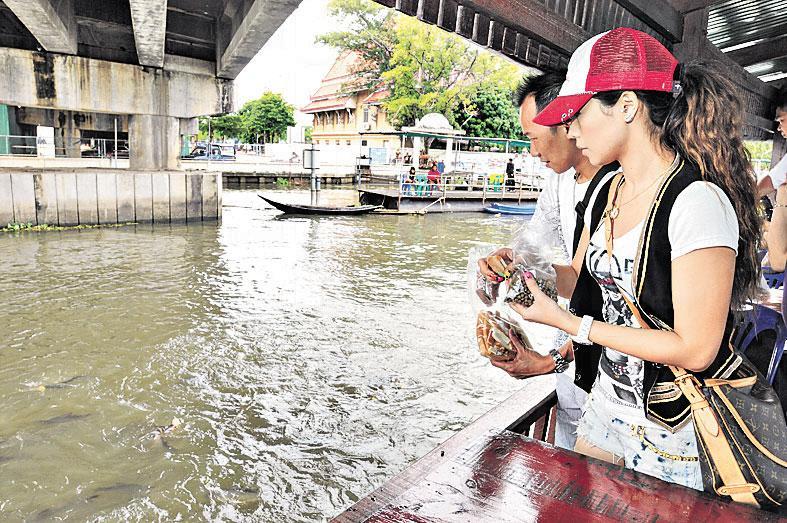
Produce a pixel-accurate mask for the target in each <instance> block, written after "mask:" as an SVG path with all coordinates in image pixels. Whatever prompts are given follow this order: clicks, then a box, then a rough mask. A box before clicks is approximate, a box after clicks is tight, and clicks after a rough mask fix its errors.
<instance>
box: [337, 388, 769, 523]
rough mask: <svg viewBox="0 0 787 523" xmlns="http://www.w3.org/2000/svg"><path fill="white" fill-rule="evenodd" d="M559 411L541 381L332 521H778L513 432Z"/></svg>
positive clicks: (767, 514) (650, 522)
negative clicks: (534, 417)
mask: <svg viewBox="0 0 787 523" xmlns="http://www.w3.org/2000/svg"><path fill="white" fill-rule="evenodd" d="M553 403H554V393H550V394H548V395H546V396H545V394H544V382H537V381H534V382H531V380H526V381H525V387H524V388H523V389H522V390H521V391H519V392H517V393H516V394H514V395H513V396H511V398H509V399H508V400H506V401H505V402H503V403H501V404H500V405H498V406H497V407H495V408H494V409H492V411H490V412H489V413H488V414H486V415H484V416H483V417H482V418H480V419H479V420H477V421H476V422H475V423H473V424H471V425H470V426H468V427H467V428H466V429H465V430H463V431H460V432H459V433H457V434H456V435H454V436H453V437H451V438H449V439H448V440H447V441H446V442H445V443H443V444H442V445H440V446H439V447H438V448H436V449H434V450H433V451H432V452H430V453H429V454H427V455H426V456H424V457H423V458H421V459H420V460H418V461H417V462H416V463H415V464H413V465H412V466H410V467H408V468H407V469H405V470H404V471H402V472H401V473H399V474H397V475H396V476H394V477H393V478H392V479H391V480H390V481H388V482H387V483H386V484H384V485H383V486H381V487H380V488H378V489H376V490H375V491H374V492H372V493H371V494H369V495H368V496H366V497H365V498H363V499H361V500H360V501H359V502H358V503H356V504H355V505H353V506H352V507H350V508H349V509H348V510H346V511H345V512H344V513H342V514H340V515H339V516H337V517H336V518H334V519H333V521H334V522H336V523H349V522H353V523H355V522H374V523H391V522H410V523H415V522H418V523H441V522H513V521H528V522H530V521H538V522H549V523H551V522H556V521H570V522H576V523H579V522H585V521H626V522H643V523H644V522H647V523H656V522H659V521H669V522H692V523H699V522H705V521H723V522H725V523H727V522H753V521H760V522H767V521H780V519H779V517H778V516H776V515H774V514H770V513H767V512H763V511H760V510H757V509H753V508H750V507H747V506H743V505H738V504H732V503H728V502H726V501H724V500H721V499H719V498H717V497H715V496H711V495H709V494H706V493H703V492H698V491H695V490H692V489H688V488H685V487H680V486H677V485H673V484H669V483H665V482H663V481H661V480H658V479H655V478H652V477H650V476H647V475H644V474H639V473H637V472H633V471H631V470H628V469H624V468H621V467H619V466H614V465H611V464H608V463H605V462H603V461H599V460H595V459H592V458H588V457H585V456H581V455H579V454H576V453H574V452H569V451H565V450H561V449H557V448H555V447H552V446H551V445H550V444H548V443H544V442H541V441H536V440H533V439H530V438H528V437H526V436H523V435H522V434H518V433H516V432H513V431H511V430H507V429H506V427H512V428H514V427H516V426H517V425H521V423H522V419H523V416H521V415H519V416H518V415H517V413H519V414H521V413H526V414H527V416H531V414H532V413H533V412H536V411H538V412H544V409H545V408H549V407H550V406H551V405H552V404H553ZM531 418H532V416H531Z"/></svg>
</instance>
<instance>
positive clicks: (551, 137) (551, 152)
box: [519, 95, 582, 173]
mask: <svg viewBox="0 0 787 523" xmlns="http://www.w3.org/2000/svg"><path fill="white" fill-rule="evenodd" d="M536 114H538V110H537V109H536V100H535V97H533V96H532V95H531V96H528V97H527V98H525V102H524V103H523V104H522V107H520V108H519V123H520V124H521V125H522V132H523V133H525V136H527V137H528V138H530V154H531V155H533V156H535V157H537V158H539V159H540V160H541V161H542V162H544V163H545V164H546V166H547V167H549V168H550V169H552V170H553V171H555V172H556V173H562V172H565V171H567V170H568V169H570V168H571V167H574V166H575V165H577V163H579V160H580V158H581V156H582V154H581V153H580V151H579V149H577V147H576V145H575V144H574V142H573V141H572V140H570V139H569V138H568V136H567V134H566V130H565V129H564V128H563V127H562V126H558V127H555V128H551V127H544V126H543V125H538V124H537V123H533V118H535V117H536Z"/></svg>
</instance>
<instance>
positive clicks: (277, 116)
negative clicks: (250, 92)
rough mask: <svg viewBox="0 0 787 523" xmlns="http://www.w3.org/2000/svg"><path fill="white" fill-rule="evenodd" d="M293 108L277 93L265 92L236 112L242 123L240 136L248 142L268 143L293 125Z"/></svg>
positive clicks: (281, 135) (284, 133)
mask: <svg viewBox="0 0 787 523" xmlns="http://www.w3.org/2000/svg"><path fill="white" fill-rule="evenodd" d="M294 113H295V108H294V107H293V106H292V105H290V104H288V103H287V102H285V101H284V99H283V98H282V97H281V95H279V94H277V93H271V92H266V93H264V94H263V95H262V96H261V97H259V98H258V99H256V100H252V101H250V102H247V103H246V104H244V105H243V107H242V108H241V110H240V111H239V112H238V114H239V116H240V120H241V122H242V124H243V132H242V138H243V140H244V141H245V142H248V143H269V142H272V141H275V140H278V139H280V138H282V137H283V136H285V135H286V133H287V127H290V126H293V125H295V118H294V116H293V115H294Z"/></svg>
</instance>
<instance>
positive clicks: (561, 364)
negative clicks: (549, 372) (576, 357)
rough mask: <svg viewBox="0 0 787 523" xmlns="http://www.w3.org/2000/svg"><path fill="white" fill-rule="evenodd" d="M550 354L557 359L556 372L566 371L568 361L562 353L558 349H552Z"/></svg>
mask: <svg viewBox="0 0 787 523" xmlns="http://www.w3.org/2000/svg"><path fill="white" fill-rule="evenodd" d="M549 355H550V356H552V359H553V360H555V372H556V373H560V372H564V371H565V370H566V369H567V368H568V362H567V361H566V360H565V359H564V358H563V356H561V355H560V353H559V352H558V351H557V350H556V349H552V350H550V351H549Z"/></svg>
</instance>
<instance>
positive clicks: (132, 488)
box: [85, 483, 148, 502]
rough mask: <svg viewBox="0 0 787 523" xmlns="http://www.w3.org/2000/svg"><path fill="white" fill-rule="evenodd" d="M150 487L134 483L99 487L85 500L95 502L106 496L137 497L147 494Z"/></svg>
mask: <svg viewBox="0 0 787 523" xmlns="http://www.w3.org/2000/svg"><path fill="white" fill-rule="evenodd" d="M147 490H148V487H146V486H144V485H137V484H134V483H118V484H116V485H110V486H108V487H99V488H97V489H96V490H94V491H93V494H92V495H90V496H88V497H87V498H85V500H86V501H88V502H89V501H93V500H95V499H96V498H98V497H99V496H102V495H104V494H126V495H129V496H137V495H139V494H142V493H143V492H146V491H147Z"/></svg>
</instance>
